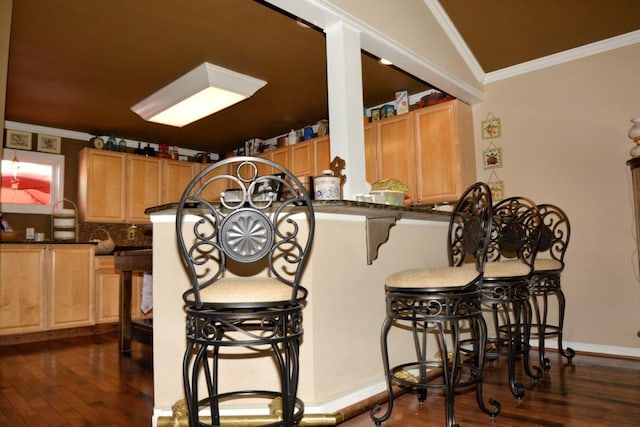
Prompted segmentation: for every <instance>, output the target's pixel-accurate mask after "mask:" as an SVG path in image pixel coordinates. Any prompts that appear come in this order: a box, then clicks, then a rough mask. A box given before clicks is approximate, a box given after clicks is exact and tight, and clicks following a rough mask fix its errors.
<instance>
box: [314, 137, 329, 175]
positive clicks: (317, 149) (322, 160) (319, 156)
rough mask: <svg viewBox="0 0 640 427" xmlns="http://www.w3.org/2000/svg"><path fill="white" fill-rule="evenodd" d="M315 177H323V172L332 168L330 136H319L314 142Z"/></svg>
mask: <svg viewBox="0 0 640 427" xmlns="http://www.w3.org/2000/svg"><path fill="white" fill-rule="evenodd" d="M313 147H314V152H313V165H314V170H313V176H318V175H322V171H323V170H325V169H329V167H330V166H331V141H330V140H329V136H319V137H317V138H316V139H314V140H313Z"/></svg>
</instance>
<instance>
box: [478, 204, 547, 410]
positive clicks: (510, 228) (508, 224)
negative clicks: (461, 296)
mask: <svg viewBox="0 0 640 427" xmlns="http://www.w3.org/2000/svg"><path fill="white" fill-rule="evenodd" d="M540 224H541V220H540V214H539V213H538V208H537V206H536V205H535V203H533V202H532V201H531V200H529V199H527V198H525V197H511V198H508V199H505V200H502V201H500V202H499V203H497V204H496V205H495V206H494V207H493V217H492V225H491V238H490V240H489V245H488V249H487V262H486V264H485V270H484V281H483V283H482V287H481V294H482V302H483V304H485V306H487V307H489V309H490V311H491V315H492V317H493V324H494V327H495V329H494V331H495V337H491V338H489V343H490V345H489V347H490V350H489V357H490V358H497V357H499V356H500V355H502V354H506V355H507V357H508V377H509V388H510V389H511V393H512V394H513V395H514V396H515V397H516V398H518V399H520V398H522V397H523V396H524V386H523V384H522V383H521V382H519V381H517V379H516V359H517V358H518V357H519V356H520V357H521V358H522V365H523V368H524V372H525V374H526V375H527V376H528V377H530V378H532V379H533V380H534V381H537V380H538V379H539V378H540V377H541V376H542V369H540V368H539V367H538V366H533V367H531V366H530V365H529V351H530V348H531V347H530V343H529V339H530V336H531V319H532V313H531V304H530V302H529V280H530V277H531V274H532V272H533V265H534V261H535V258H536V250H537V248H538V241H539V239H540ZM505 347H506V350H505ZM532 368H533V370H532ZM533 371H535V373H534V372H533Z"/></svg>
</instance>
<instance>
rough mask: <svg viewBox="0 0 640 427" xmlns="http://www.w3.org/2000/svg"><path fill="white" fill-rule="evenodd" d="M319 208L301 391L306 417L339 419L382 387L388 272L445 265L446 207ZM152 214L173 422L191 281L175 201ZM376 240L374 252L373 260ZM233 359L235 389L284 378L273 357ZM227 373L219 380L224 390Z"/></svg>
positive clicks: (160, 385)
mask: <svg viewBox="0 0 640 427" xmlns="http://www.w3.org/2000/svg"><path fill="white" fill-rule="evenodd" d="M314 208H315V211H316V230H315V239H314V243H313V249H312V251H311V257H310V259H309V263H308V264H307V268H306V270H305V273H304V275H303V280H302V284H303V285H304V286H305V287H307V288H308V289H309V298H308V303H307V306H306V307H305V309H304V311H303V316H304V329H305V332H304V338H303V343H302V346H301V350H300V365H301V372H300V385H299V390H298V396H299V397H300V398H301V399H302V400H303V401H304V402H305V416H307V415H310V416H314V415H318V416H324V417H335V418H340V417H341V411H343V410H344V409H345V408H347V407H349V406H351V405H353V404H356V403H358V402H361V401H363V400H366V399H368V398H370V397H372V396H373V395H375V394H377V393H379V392H381V391H383V390H384V388H385V384H384V377H383V371H382V362H381V357H380V348H379V331H380V325H381V323H382V320H383V319H384V316H385V300H384V289H383V286H384V278H385V277H386V276H387V275H389V274H390V273H392V272H394V271H397V270H400V269H404V268H412V267H418V266H438V265H445V264H446V262H447V261H446V259H447V257H446V253H447V252H446V245H445V242H446V233H447V228H448V219H449V213H447V212H442V211H438V210H434V209H426V208H412V207H398V206H386V205H379V204H373V203H363V202H352V201H326V202H324V201H316V202H314ZM147 213H149V214H150V216H151V221H152V223H153V276H154V282H153V295H154V331H153V332H154V337H153V340H154V343H153V345H154V381H155V382H154V412H155V413H154V418H155V419H156V421H157V422H158V424H157V425H159V426H162V425H169V424H168V423H169V421H170V420H173V412H172V406H173V405H174V404H175V403H176V402H178V401H179V400H181V399H183V392H182V374H181V369H182V357H183V352H184V348H185V332H184V328H185V315H184V311H183V308H182V306H183V304H182V293H183V292H184V291H185V290H186V289H187V288H188V286H189V283H188V279H187V276H186V273H185V271H184V269H183V267H182V263H181V260H180V256H179V254H178V249H177V245H176V236H175V205H163V206H159V207H156V208H151V209H148V210H147ZM371 221H373V222H376V221H381V222H382V224H381V225H380V224H378V225H372V224H371V223H370V222H371ZM368 222H369V224H368ZM387 230H388V239H386V237H387V235H386V233H387ZM373 234H378V235H379V234H381V235H382V237H379V238H378V240H379V243H380V245H378V243H375V242H374V243H373V245H372V244H368V241H369V240H368V239H369V238H371V237H372V235H373ZM385 240H386V241H385ZM372 246H375V251H374V252H375V253H374V254H373V255H375V256H373V257H370V256H369V252H371V251H370V249H369V248H370V247H372ZM370 258H373V259H370ZM368 259H369V261H370V263H368ZM404 335H410V334H404ZM391 338H392V340H393V342H394V345H397V346H398V347H401V348H403V349H408V350H410V349H412V344H411V343H410V342H409V340H408V337H405V336H402V335H401V334H399V335H398V336H392V337H391ZM232 363H233V368H232V369H233V371H234V375H233V383H234V385H236V386H243V385H245V384H247V383H249V382H250V380H251V379H252V378H255V377H256V376H258V377H259V378H260V382H261V383H263V385H265V386H267V387H268V386H273V385H275V384H277V382H276V381H277V377H276V374H275V370H274V367H273V365H272V361H271V360H270V359H269V358H260V359H252V360H250V361H245V360H233V362H232ZM227 366H228V365H227ZM221 369H226V366H225V365H224V364H223V365H222V366H221ZM228 378H229V376H224V378H223V379H222V384H221V388H222V389H224V388H225V387H226V386H227V383H225V381H224V380H225V379H227V380H228ZM264 383H266V384H264ZM276 387H277V385H276ZM249 409H250V408H241V410H242V411H245V412H246V411H248V410H249Z"/></svg>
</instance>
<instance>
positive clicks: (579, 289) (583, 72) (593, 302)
mask: <svg viewBox="0 0 640 427" xmlns="http://www.w3.org/2000/svg"><path fill="white" fill-rule="evenodd" d="M638 76H640V44H636V45H632V46H629V47H625V48H620V49H617V50H614V51H610V52H607V53H603V54H599V55H595V56H591V57H588V58H585V59H580V60H576V61H573V62H569V63H565V64H562V65H557V66H554V67H551V68H547V69H544V70H540V71H535V72H531V73H528V74H524V75H521V76H518V77H512V78H510V79H506V80H503V81H499V82H495V83H491V84H487V85H486V86H485V94H486V101H485V102H484V103H482V104H479V105H476V106H475V107H474V125H475V126H474V129H475V139H476V152H477V157H476V158H477V161H478V164H477V170H478V177H479V179H481V180H488V179H489V171H486V170H484V169H483V166H482V164H481V162H480V159H481V154H482V150H485V149H487V148H488V147H489V141H492V142H493V143H494V144H495V145H496V146H498V147H502V152H503V158H504V166H503V168H501V169H497V170H496V172H497V174H498V176H499V178H500V179H502V180H503V181H504V186H505V196H506V197H508V196H515V195H524V196H528V197H531V198H532V199H533V200H534V201H536V202H537V203H544V202H548V203H555V204H557V205H559V206H560V207H562V208H563V209H564V210H565V211H566V212H567V214H568V216H569V219H570V221H571V227H572V230H571V242H570V244H569V250H568V252H567V256H566V259H565V260H566V269H565V271H564V273H563V274H562V286H563V289H564V291H565V294H566V297H567V314H566V323H565V341H570V342H572V343H575V349H582V350H588V351H602V352H612V353H618V354H632V355H635V356H640V339H639V338H638V335H636V334H637V333H638V330H639V329H640V284H639V280H638V273H637V270H638V264H637V258H636V254H635V247H636V243H635V240H634V239H635V237H634V223H633V205H632V192H631V183H630V173H629V170H628V168H627V166H626V165H625V162H626V161H627V160H628V159H629V158H630V156H629V154H628V153H629V150H630V149H631V148H632V147H633V143H632V142H631V140H629V139H628V138H627V132H628V130H629V128H630V127H631V122H630V121H629V119H630V118H632V117H637V116H640V86H639V84H638ZM489 113H492V114H493V115H494V116H496V117H499V118H500V119H501V124H502V137H500V138H496V139H493V140H483V139H482V137H481V134H480V122H481V121H482V120H484V119H485V118H486V117H487V115H488V114H489Z"/></svg>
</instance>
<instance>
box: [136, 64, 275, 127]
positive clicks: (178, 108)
mask: <svg viewBox="0 0 640 427" xmlns="http://www.w3.org/2000/svg"><path fill="white" fill-rule="evenodd" d="M266 84H267V82H265V81H264V80H260V79H256V78H253V77H250V76H246V75H244V74H240V73H236V72H235V71H231V70H228V69H226V68H222V67H219V66H217V65H213V64H209V63H208V62H205V63H204V64H201V65H199V66H198V67H196V68H194V69H193V70H191V71H189V72H188V73H187V74H185V75H184V76H182V77H180V78H178V79H177V80H175V81H173V82H171V83H170V84H169V85H167V86H165V87H163V88H162V89H160V90H159V91H157V92H156V93H154V94H153V95H151V96H149V97H147V98H145V99H144V100H142V101H140V102H139V103H137V104H136V105H134V106H133V107H131V109H132V110H133V111H134V112H135V113H136V114H137V115H139V116H140V117H142V118H143V119H144V120H146V121H149V122H154V123H162V124H165V125H169V126H176V127H183V126H186V125H188V124H189V123H192V122H195V121H196V120H200V119H201V118H203V117H206V116H208V115H210V114H213V113H215V112H217V111H220V110H223V109H225V108H227V107H229V106H231V105H233V104H235V103H238V102H240V101H242V100H245V99H247V98H249V97H250V96H252V95H253V94H254V93H255V92H256V91H258V90H259V89H261V88H262V87H263V86H264V85H266Z"/></svg>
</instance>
